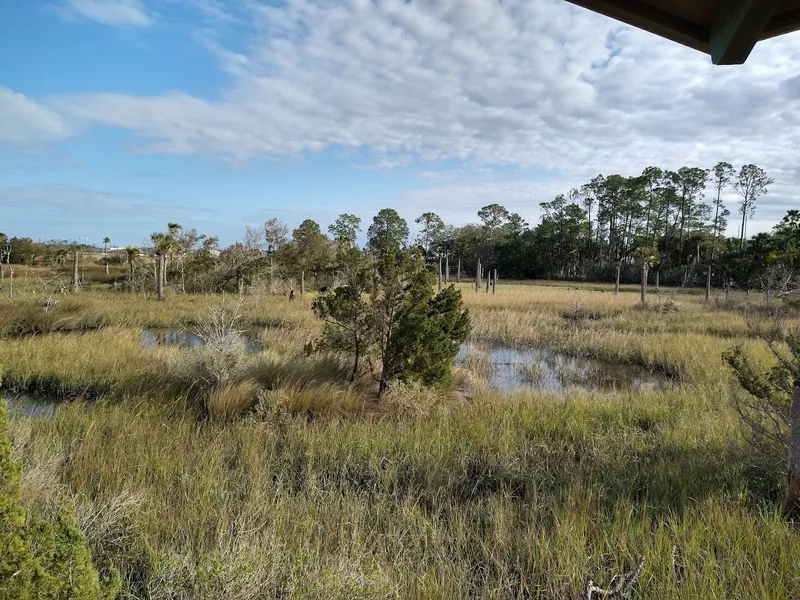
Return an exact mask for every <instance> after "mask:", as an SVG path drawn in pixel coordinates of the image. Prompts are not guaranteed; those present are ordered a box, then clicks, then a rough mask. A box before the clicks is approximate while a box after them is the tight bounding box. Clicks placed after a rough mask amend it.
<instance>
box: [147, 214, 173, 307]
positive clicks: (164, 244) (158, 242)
mask: <svg viewBox="0 0 800 600" xmlns="http://www.w3.org/2000/svg"><path fill="white" fill-rule="evenodd" d="M179 229H180V225H177V224H175V223H170V224H169V230H170V231H169V233H163V232H160V231H157V232H155V233H152V234H151V235H150V239H151V240H153V246H154V247H155V251H156V295H157V296H158V299H159V300H162V301H163V300H164V287H165V286H166V284H167V255H168V254H170V253H172V252H174V251H175V250H177V248H178V242H177V241H176V240H175V233H177V230H179Z"/></svg>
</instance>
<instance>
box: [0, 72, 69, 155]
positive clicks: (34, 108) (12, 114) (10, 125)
mask: <svg viewBox="0 0 800 600" xmlns="http://www.w3.org/2000/svg"><path fill="white" fill-rule="evenodd" d="M0 107H2V109H0V143H9V144H20V145H36V144H38V143H41V142H44V141H48V140H57V139H61V138H64V137H67V136H68V135H70V129H69V127H68V126H67V124H66V122H65V121H64V119H63V118H62V117H61V116H60V115H59V114H58V113H57V112H56V111H54V110H52V109H50V108H47V107H46V106H43V105H42V104H40V103H39V102H37V101H35V100H32V99H31V98H27V97H25V96H23V95H22V94H17V93H15V92H12V91H11V90H9V89H8V88H5V87H3V86H1V85H0Z"/></svg>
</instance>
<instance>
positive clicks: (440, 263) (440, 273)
mask: <svg viewBox="0 0 800 600" xmlns="http://www.w3.org/2000/svg"><path fill="white" fill-rule="evenodd" d="M439 293H440V294H441V293H442V257H441V256H440V257H439Z"/></svg>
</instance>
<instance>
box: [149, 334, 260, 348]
mask: <svg viewBox="0 0 800 600" xmlns="http://www.w3.org/2000/svg"><path fill="white" fill-rule="evenodd" d="M261 331H262V330H261V329H259V328H254V329H250V330H247V331H243V332H241V336H242V338H243V339H244V342H245V348H246V349H247V351H248V352H251V353H252V352H258V351H260V350H261V342H260V341H259V339H260V337H261ZM205 343H206V341H205V340H204V339H203V337H202V336H201V335H198V334H196V333H193V332H191V331H189V330H187V329H181V328H161V329H157V328H153V329H145V330H144V331H143V332H142V344H143V345H144V347H145V348H157V347H158V346H178V347H181V348H196V347H198V346H202V345H204V344H205Z"/></svg>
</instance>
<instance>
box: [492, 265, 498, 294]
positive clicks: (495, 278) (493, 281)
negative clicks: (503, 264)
mask: <svg viewBox="0 0 800 600" xmlns="http://www.w3.org/2000/svg"><path fill="white" fill-rule="evenodd" d="M496 293H497V269H495V270H494V277H492V294H496Z"/></svg>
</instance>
